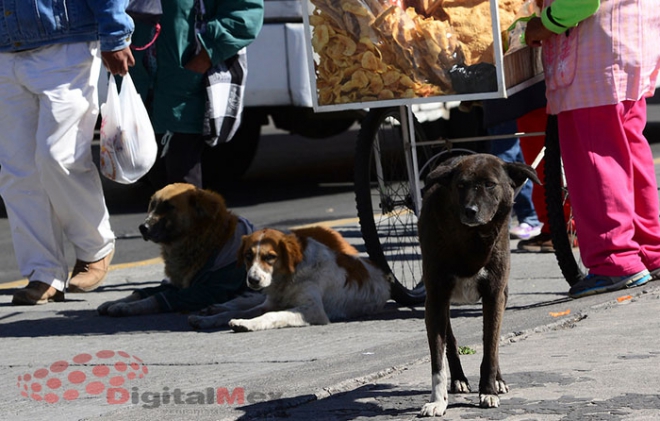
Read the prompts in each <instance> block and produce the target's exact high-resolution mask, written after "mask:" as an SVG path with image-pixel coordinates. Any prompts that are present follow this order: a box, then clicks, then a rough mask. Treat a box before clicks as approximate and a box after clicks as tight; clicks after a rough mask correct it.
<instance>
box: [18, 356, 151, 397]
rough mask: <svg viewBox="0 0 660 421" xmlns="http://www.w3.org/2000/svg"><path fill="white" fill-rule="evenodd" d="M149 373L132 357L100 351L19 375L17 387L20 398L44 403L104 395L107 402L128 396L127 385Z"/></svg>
mask: <svg viewBox="0 0 660 421" xmlns="http://www.w3.org/2000/svg"><path fill="white" fill-rule="evenodd" d="M148 373H149V369H148V368H147V366H146V365H145V364H144V362H143V361H142V360H141V359H140V358H138V357H136V356H135V355H130V354H128V353H127V352H124V351H110V350H103V351H98V352H96V353H95V354H87V353H82V354H78V355H76V356H74V357H73V358H72V359H71V360H70V361H65V360H60V361H55V362H54V363H52V364H51V365H50V366H48V367H43V368H39V369H37V370H35V371H33V372H29V373H25V374H22V375H19V376H18V381H17V386H18V389H19V390H20V393H21V395H22V396H24V397H26V398H29V399H32V400H35V401H43V402H47V403H56V402H60V401H62V400H64V401H73V400H75V399H78V398H80V397H83V396H104V395H105V397H106V400H108V399H110V398H111V397H112V398H113V399H115V398H116V397H118V396H123V397H127V396H128V394H129V393H128V390H127V389H126V386H128V383H130V382H133V381H135V380H138V379H142V378H144V376H146V375H147V374H148ZM120 400H123V399H120ZM126 400H128V399H126Z"/></svg>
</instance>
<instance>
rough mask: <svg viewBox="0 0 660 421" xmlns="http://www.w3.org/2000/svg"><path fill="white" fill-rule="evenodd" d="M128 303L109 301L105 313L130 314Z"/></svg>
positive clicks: (112, 314) (111, 315)
mask: <svg viewBox="0 0 660 421" xmlns="http://www.w3.org/2000/svg"><path fill="white" fill-rule="evenodd" d="M130 307H131V306H130V305H129V304H128V303H111V305H110V307H108V309H107V312H106V314H107V315H108V316H110V317H124V316H131V315H132V314H131V310H130Z"/></svg>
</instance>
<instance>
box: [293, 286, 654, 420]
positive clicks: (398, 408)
mask: <svg viewBox="0 0 660 421" xmlns="http://www.w3.org/2000/svg"><path fill="white" fill-rule="evenodd" d="M658 286H659V285H658V283H657V282H656V283H655V285H654V284H651V285H650V286H649V287H647V288H645V289H643V290H641V291H634V290H631V291H627V292H629V293H633V291H634V296H633V297H632V298H628V297H627V295H628V294H627V293H622V294H620V295H619V297H618V298H620V299H621V301H618V300H613V301H608V302H605V303H603V304H601V305H597V306H594V307H592V308H591V309H589V310H588V311H585V312H583V313H580V314H578V315H574V316H572V317H567V318H566V319H564V320H561V321H559V322H557V323H555V324H553V325H548V326H544V327H541V328H538V329H534V330H532V331H529V332H524V333H521V334H518V335H515V334H509V335H507V336H506V337H505V338H504V339H503V341H502V347H501V349H500V364H501V368H502V375H503V377H504V379H505V381H506V382H507V384H508V385H509V387H510V392H509V393H508V394H505V395H501V396H500V398H501V402H500V407H499V408H494V409H482V408H479V394H478V390H477V389H478V385H479V374H478V373H479V364H480V363H481V358H482V353H481V351H482V349H481V346H477V347H476V350H477V353H476V354H474V355H464V356H462V363H463V368H464V370H465V372H466V374H467V376H468V379H469V380H470V385H471V387H472V389H473V392H472V393H469V394H454V395H452V394H450V395H449V407H448V409H447V412H446V413H445V416H444V417H442V418H443V419H446V420H465V419H468V420H478V419H479V420H480V419H484V420H511V421H513V420H548V421H554V420H576V421H584V420H640V421H641V420H649V421H651V420H658V419H660V317H658V311H659V310H660V289H659V288H658ZM430 371H431V365H430V362H429V359H428V358H427V357H425V358H423V359H422V360H419V361H416V362H414V363H411V364H409V365H406V366H402V367H397V368H395V369H393V370H392V372H391V373H383V377H382V378H380V379H376V380H373V381H369V382H367V383H365V384H363V385H361V386H359V387H357V388H356V389H354V390H352V391H350V392H347V393H344V394H340V395H338V396H333V397H331V398H329V399H323V400H320V401H317V402H314V403H312V404H309V405H305V406H303V407H300V408H297V409H294V410H290V411H287V412H286V416H285V417H282V419H296V420H413V419H418V417H417V414H418V413H419V410H420V409H421V407H422V406H423V405H424V403H426V402H428V399H429V398H430V382H431V379H430Z"/></svg>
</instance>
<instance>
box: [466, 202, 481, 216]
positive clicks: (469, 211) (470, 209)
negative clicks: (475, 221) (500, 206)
mask: <svg viewBox="0 0 660 421" xmlns="http://www.w3.org/2000/svg"><path fill="white" fill-rule="evenodd" d="M463 212H465V216H467V217H468V218H474V217H475V216H477V212H479V208H478V207H477V206H476V205H467V206H465V208H464V209H463Z"/></svg>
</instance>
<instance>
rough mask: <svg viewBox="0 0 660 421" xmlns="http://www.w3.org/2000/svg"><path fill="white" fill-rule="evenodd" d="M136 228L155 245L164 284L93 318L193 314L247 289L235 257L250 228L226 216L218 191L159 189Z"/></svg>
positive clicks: (115, 303) (189, 187)
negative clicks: (160, 260)
mask: <svg viewBox="0 0 660 421" xmlns="http://www.w3.org/2000/svg"><path fill="white" fill-rule="evenodd" d="M139 229H140V233H141V234H142V237H143V238H144V240H145V241H153V242H154V243H157V244H159V245H160V249H161V256H162V258H163V262H164V266H165V276H166V277H167V278H166V281H164V282H163V283H162V284H161V285H159V286H156V287H152V288H144V289H140V290H137V291H134V292H133V293H132V294H131V295H129V296H128V297H126V298H123V299H120V300H116V301H108V302H106V303H103V304H101V305H100V306H99V307H98V309H97V311H98V313H99V314H101V315H108V316H115V317H116V316H135V315H140V314H153V313H162V312H175V311H182V312H185V311H198V310H200V309H203V308H206V307H208V306H209V305H211V304H216V303H221V302H225V301H228V300H230V299H233V298H235V297H236V296H238V295H240V294H241V293H243V292H244V291H246V290H247V288H246V287H245V285H244V284H245V282H244V281H245V276H246V272H245V268H244V267H243V266H242V265H237V261H236V255H237V251H238V248H239V246H240V244H241V237H242V236H243V235H247V234H249V233H251V232H252V229H253V228H252V224H251V223H250V222H249V221H247V220H246V219H244V218H241V217H239V216H237V215H235V214H233V213H232V212H230V211H229V210H228V209H227V207H226V206H225V201H224V199H223V198H222V196H221V195H219V194H218V193H215V192H213V191H210V190H202V189H198V188H196V187H195V186H193V185H191V184H186V183H174V184H170V185H168V186H165V187H163V188H162V189H160V190H158V191H157V192H156V193H154V194H153V196H152V197H151V200H150V202H149V209H148V214H147V217H146V218H145V220H144V223H142V224H141V225H140V226H139Z"/></svg>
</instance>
